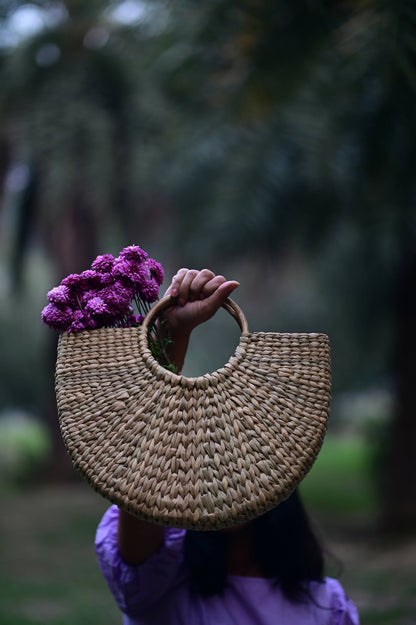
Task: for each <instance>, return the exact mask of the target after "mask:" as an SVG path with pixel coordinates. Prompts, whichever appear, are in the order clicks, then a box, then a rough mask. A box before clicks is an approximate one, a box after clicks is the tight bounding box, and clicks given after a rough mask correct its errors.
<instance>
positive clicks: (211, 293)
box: [164, 268, 239, 334]
mask: <svg viewBox="0 0 416 625" xmlns="http://www.w3.org/2000/svg"><path fill="white" fill-rule="evenodd" d="M238 286H239V283H238V282H236V281H235V280H226V279H225V278H224V276H221V275H216V274H215V273H213V272H212V271H210V270H209V269H202V270H201V271H198V270H196V269H186V268H183V269H180V270H179V271H178V272H177V274H176V275H175V276H174V277H173V278H172V283H171V285H170V287H169V288H168V290H167V291H166V295H168V294H170V295H172V296H174V297H177V305H175V306H171V307H170V308H168V309H167V310H166V311H165V315H164V316H165V319H166V321H167V323H168V325H169V327H170V330H171V332H174V333H175V334H177V333H181V332H183V333H190V332H191V331H192V330H193V328H195V327H196V326H197V325H199V324H200V323H203V322H204V321H208V319H210V318H211V317H212V316H213V315H214V314H215V313H216V312H217V310H218V309H219V308H220V307H221V306H222V304H223V303H224V302H225V300H226V299H227V298H228V297H229V296H230V294H231V293H232V292H233V291H234V289H236V288H237V287H238Z"/></svg>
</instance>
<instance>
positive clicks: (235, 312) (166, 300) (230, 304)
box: [142, 295, 248, 332]
mask: <svg viewBox="0 0 416 625" xmlns="http://www.w3.org/2000/svg"><path fill="white" fill-rule="evenodd" d="M175 303H176V298H175V297H172V295H166V296H165V297H163V298H162V299H161V300H159V301H158V302H157V303H156V304H155V305H154V306H153V307H152V308H151V310H149V312H148V313H147V315H146V317H145V318H144V320H143V324H142V327H143V328H148V326H149V323H150V322H151V320H152V319H153V317H156V316H157V315H158V314H160V313H161V312H162V311H163V310H165V309H166V308H168V307H169V306H173V305H174V304H175ZM222 307H223V308H225V310H226V311H227V312H228V313H230V315H231V316H232V317H234V319H235V320H236V321H237V322H238V324H239V326H240V328H241V332H248V323H247V319H246V318H245V316H244V313H243V311H242V310H241V308H240V307H239V306H238V305H237V304H236V303H235V302H234V301H233V300H232V299H226V300H225V302H224V304H223V305H222Z"/></svg>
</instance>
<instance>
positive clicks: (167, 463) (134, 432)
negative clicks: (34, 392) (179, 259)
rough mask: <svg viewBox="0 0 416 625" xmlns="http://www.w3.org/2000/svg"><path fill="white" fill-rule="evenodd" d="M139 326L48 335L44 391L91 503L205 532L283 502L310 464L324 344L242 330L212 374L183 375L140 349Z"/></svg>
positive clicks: (318, 434)
mask: <svg viewBox="0 0 416 625" xmlns="http://www.w3.org/2000/svg"><path fill="white" fill-rule="evenodd" d="M171 304H172V298H171V297H170V296H167V297H165V298H163V299H162V300H160V301H159V302H157V303H156V304H155V306H154V307H153V308H152V310H151V311H150V312H149V313H148V315H147V316H146V318H145V320H144V322H143V325H142V326H140V327H135V328H102V329H98V330H86V331H83V332H80V333H77V334H65V335H61V336H60V337H59V341H58V353H57V364H56V372H55V389H56V397H57V406H58V416H59V424H60V429H61V433H62V437H63V440H64V443H65V446H66V448H67V451H68V453H69V455H70V456H71V459H72V462H73V464H74V467H75V468H76V469H77V470H78V471H79V472H80V473H81V475H82V476H83V477H84V478H85V479H86V480H87V481H88V482H89V484H90V485H91V486H92V487H93V488H94V489H95V490H96V491H97V492H99V493H100V494H101V495H102V496H104V497H105V498H106V499H108V500H109V501H111V502H112V503H115V504H117V505H118V506H119V507H121V508H123V509H125V510H127V511H128V512H130V513H131V514H133V515H135V516H136V517H138V518H140V519H143V520H147V521H150V522H153V523H157V524H160V525H164V526H173V527H182V528H186V529H199V530H201V529H203V530H215V529H221V528H225V527H228V526H230V525H234V524H237V523H239V522H242V521H245V520H249V519H252V518H255V517H257V516H259V515H261V514H263V513H264V512H267V511H268V510H270V509H271V508H273V507H275V506H276V505H278V504H279V503H280V502H281V501H283V500H284V499H286V498H287V497H288V496H289V495H290V493H291V492H292V491H293V490H294V489H295V488H296V486H298V484H299V483H300V482H301V480H302V479H303V478H304V477H305V475H306V474H307V473H308V471H309V470H310V468H311V467H312V465H313V463H314V461H315V459H316V457H317V455H318V453H319V450H320V448H321V445H322V442H323V439H324V436H325V433H326V428H327V421H328V416H329V404H330V391H331V369H330V366H331V365H330V348H329V340H328V337H327V335H325V334H319V333H291V334H290V333H274V332H249V330H248V324H247V321H246V319H245V316H244V314H243V312H242V310H241V309H240V307H239V306H238V305H237V304H236V303H235V302H234V301H232V300H230V299H229V300H227V301H226V302H225V304H224V308H225V309H226V310H227V311H228V312H229V313H230V314H231V315H232V316H233V317H234V318H235V319H236V320H237V322H238V323H239V325H240V328H241V336H240V340H239V343H238V346H237V348H236V350H235V353H234V354H233V355H232V356H231V358H230V359H229V361H228V362H227V363H226V364H225V365H224V366H223V367H221V368H220V369H218V370H216V371H214V372H212V373H207V374H205V375H202V376H198V377H193V378H188V377H186V376H183V375H177V374H175V373H172V372H171V371H169V370H167V369H165V368H163V367H162V366H161V365H160V364H159V363H158V362H157V361H156V360H155V359H154V357H153V356H152V354H151V352H150V349H149V346H148V329H149V324H150V322H151V320H152V319H153V318H154V317H156V316H157V315H158V314H160V313H161V312H162V311H163V310H164V308H166V307H167V306H169V305H171Z"/></svg>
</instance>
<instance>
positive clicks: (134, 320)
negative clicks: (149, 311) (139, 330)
mask: <svg viewBox="0 0 416 625" xmlns="http://www.w3.org/2000/svg"><path fill="white" fill-rule="evenodd" d="M143 319H144V316H143V315H130V317H128V318H127V322H126V324H127V327H128V328H134V327H136V326H141V325H142V323H143Z"/></svg>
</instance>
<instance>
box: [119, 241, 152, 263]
mask: <svg viewBox="0 0 416 625" xmlns="http://www.w3.org/2000/svg"><path fill="white" fill-rule="evenodd" d="M146 258H147V253H146V252H145V251H144V250H142V248H141V247H139V246H138V245H129V246H128V247H125V248H124V249H123V250H122V251H121V252H120V259H121V260H130V261H134V262H135V263H143V262H144V261H145V260H146Z"/></svg>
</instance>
